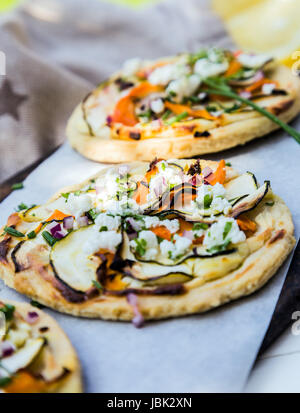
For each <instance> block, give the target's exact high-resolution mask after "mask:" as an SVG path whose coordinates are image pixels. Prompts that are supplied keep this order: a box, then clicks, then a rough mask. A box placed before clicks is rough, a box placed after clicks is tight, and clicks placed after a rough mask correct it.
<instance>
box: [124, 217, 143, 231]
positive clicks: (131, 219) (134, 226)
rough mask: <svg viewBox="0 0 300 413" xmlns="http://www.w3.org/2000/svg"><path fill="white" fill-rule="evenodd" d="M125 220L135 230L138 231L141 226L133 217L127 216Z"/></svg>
mask: <svg viewBox="0 0 300 413" xmlns="http://www.w3.org/2000/svg"><path fill="white" fill-rule="evenodd" d="M127 221H128V222H129V224H130V225H131V227H132V229H134V230H135V231H140V230H141V229H142V228H141V226H140V224H139V223H137V222H136V221H135V219H133V218H132V217H129V218H127Z"/></svg>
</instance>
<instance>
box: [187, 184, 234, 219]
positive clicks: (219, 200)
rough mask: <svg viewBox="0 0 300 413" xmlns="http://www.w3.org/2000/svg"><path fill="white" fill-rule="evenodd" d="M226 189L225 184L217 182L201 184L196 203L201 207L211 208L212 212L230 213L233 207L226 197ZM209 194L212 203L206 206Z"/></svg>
mask: <svg viewBox="0 0 300 413" xmlns="http://www.w3.org/2000/svg"><path fill="white" fill-rule="evenodd" d="M225 194H226V190H225V188H224V186H223V185H221V184H220V183H218V182H217V183H216V184H215V185H205V184H203V185H201V186H200V187H199V189H198V190H197V197H196V201H195V203H196V205H197V207H198V208H199V209H209V210H210V211H211V213H212V214H219V213H221V212H223V213H224V214H228V212H229V211H230V209H231V204H230V203H229V202H228V201H227V199H225V198H224V197H225ZM207 196H209V197H210V200H211V203H210V205H209V207H207V208H205V199H206V197H207Z"/></svg>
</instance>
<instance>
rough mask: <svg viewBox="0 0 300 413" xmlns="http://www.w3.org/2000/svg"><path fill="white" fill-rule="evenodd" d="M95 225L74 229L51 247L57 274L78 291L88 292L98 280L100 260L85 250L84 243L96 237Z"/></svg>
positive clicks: (52, 261) (52, 259)
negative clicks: (97, 273)
mask: <svg viewBox="0 0 300 413" xmlns="http://www.w3.org/2000/svg"><path fill="white" fill-rule="evenodd" d="M94 236H95V234H94V225H89V226H87V227H82V228H80V229H78V230H75V231H72V232H71V233H70V234H68V235H67V236H66V237H65V238H62V239H61V240H60V241H57V242H56V243H55V244H54V246H53V247H52V249H51V253H50V262H51V265H52V268H53V270H54V273H55V276H56V277H58V278H59V279H60V280H62V281H63V282H64V283H65V284H66V285H68V286H69V287H70V288H72V289H73V290H75V291H78V292H82V293H84V292H87V291H88V290H89V289H90V288H91V287H93V281H96V280H97V275H96V272H97V268H98V266H99V260H98V259H97V258H96V257H94V256H89V255H88V254H87V253H85V252H84V251H83V248H82V246H83V244H84V243H85V242H86V241H88V240H89V239H91V238H92V237H94Z"/></svg>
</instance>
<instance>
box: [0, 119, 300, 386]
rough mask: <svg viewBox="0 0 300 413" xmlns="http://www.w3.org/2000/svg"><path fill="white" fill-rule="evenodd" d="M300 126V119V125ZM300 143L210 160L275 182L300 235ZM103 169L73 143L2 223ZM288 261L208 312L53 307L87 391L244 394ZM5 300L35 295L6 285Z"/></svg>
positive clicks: (268, 141)
mask: <svg viewBox="0 0 300 413" xmlns="http://www.w3.org/2000/svg"><path fill="white" fill-rule="evenodd" d="M298 126H300V122H298ZM299 154H300V146H299V145H298V144H297V143H296V142H295V141H294V140H293V139H292V138H291V137H289V136H287V135H286V134H285V133H284V132H282V131H280V132H277V133H274V134H273V135H272V136H268V137H266V138H264V139H258V140H256V141H253V142H251V143H249V144H247V145H246V146H244V147H238V148H235V149H232V150H229V151H226V152H223V153H221V154H217V155H212V156H207V157H206V158H208V159H209V158H211V159H215V160H218V159H221V158H225V159H226V160H228V161H231V163H232V166H233V167H235V168H237V169H239V170H240V171H246V170H249V171H252V172H254V173H255V174H256V176H257V178H258V179H259V181H260V182H263V180H264V179H270V180H271V184H272V188H273V190H274V192H275V193H276V194H278V195H280V196H281V197H282V198H284V200H285V201H286V203H287V205H288V206H289V208H290V209H291V211H292V214H293V217H294V222H295V224H296V234H297V238H298V235H299V229H300V228H299V215H300V213H299V193H300V186H299V161H300V159H299ZM101 167H102V166H100V165H99V164H96V163H94V162H91V161H88V160H86V159H84V158H83V157H81V156H80V155H78V154H77V153H76V152H74V151H73V150H72V149H71V148H70V147H69V145H68V144H65V145H64V146H62V147H61V148H60V149H59V150H58V151H57V152H56V153H55V154H53V155H52V156H51V157H50V158H49V159H47V160H46V161H45V162H43V163H42V164H41V165H40V166H39V167H38V168H37V169H36V170H35V171H34V172H33V173H32V174H31V175H30V176H29V177H28V178H27V179H26V180H25V183H24V184H25V188H24V189H23V190H19V191H14V192H13V193H12V194H11V195H10V196H9V197H8V198H7V199H6V200H4V201H3V202H2V204H1V205H0V220H1V224H4V223H5V221H6V218H7V216H8V215H9V214H10V212H11V211H13V209H14V208H15V207H16V206H17V205H18V204H19V203H20V202H25V203H26V204H33V203H35V204H37V203H42V202H44V201H46V200H47V198H49V197H50V196H51V195H52V194H53V193H54V192H55V191H57V190H58V189H60V188H61V187H62V186H65V185H69V184H72V183H76V182H78V181H81V180H84V179H85V178H87V177H88V176H89V175H91V174H93V173H95V172H96V171H97V170H98V169H99V168H101ZM287 268H288V262H286V264H285V265H284V266H283V267H282V268H281V269H280V270H279V271H278V273H277V275H276V276H275V277H274V278H273V279H272V280H271V281H270V282H269V283H268V284H267V285H266V286H265V287H264V288H262V289H261V290H260V291H258V292H256V293H255V294H253V295H251V296H250V297H246V298H243V299H240V300H238V301H236V302H233V303H230V304H228V305H225V306H223V307H221V308H218V309H216V310H213V311H210V312H208V313H206V314H202V315H194V316H188V317H182V318H179V319H174V320H165V321H158V322H148V323H147V324H146V326H145V327H144V328H142V329H136V328H134V327H133V326H132V325H131V324H130V323H125V322H111V321H101V320H88V319H79V318H75V317H72V316H67V315H63V314H59V313H57V312H55V311H52V310H49V309H46V311H47V312H48V313H49V314H51V315H52V316H53V317H54V318H55V319H56V320H57V321H58V322H59V323H60V325H61V327H62V328H64V330H65V331H66V333H67V334H68V335H69V337H70V339H71V341H72V343H73V345H74V346H75V348H76V350H77V352H78V355H79V358H80V361H81V364H82V372H83V378H84V387H85V391H86V392H207V391H208V392H215V391H217V392H221V391H222V392H223V391H225V392H236V391H242V389H243V386H244V384H245V382H246V379H247V376H248V374H249V371H250V369H251V366H252V365H253V363H254V361H255V358H256V354H257V352H258V350H259V347H260V344H261V342H262V340H263V337H264V334H265V332H266V330H267V327H268V324H269V321H270V319H271V316H272V313H273V310H274V308H275V305H276V301H277V299H278V296H279V293H280V290H281V287H282V284H283V282H284V278H285V275H286V271H287ZM0 297H1V298H10V299H17V300H26V301H28V298H26V297H23V296H21V295H20V294H17V293H16V292H14V291H13V290H11V289H9V288H7V287H5V286H4V284H3V283H2V282H0Z"/></svg>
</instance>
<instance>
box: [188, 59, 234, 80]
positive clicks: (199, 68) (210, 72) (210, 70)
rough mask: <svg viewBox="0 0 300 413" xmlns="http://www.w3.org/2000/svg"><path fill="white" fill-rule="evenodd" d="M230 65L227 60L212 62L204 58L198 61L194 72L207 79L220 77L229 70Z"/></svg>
mask: <svg viewBox="0 0 300 413" xmlns="http://www.w3.org/2000/svg"><path fill="white" fill-rule="evenodd" d="M228 67H229V64H228V62H227V60H224V61H223V62H212V61H211V60H209V59H206V58H202V59H199V60H197V62H196V63H195V66H194V72H195V73H197V74H198V75H199V76H200V77H201V78H203V79H205V78H207V77H213V76H218V75H220V74H222V73H224V72H226V70H227V69H228Z"/></svg>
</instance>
